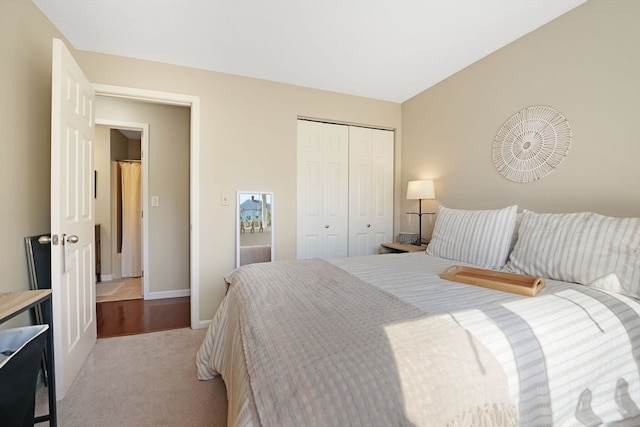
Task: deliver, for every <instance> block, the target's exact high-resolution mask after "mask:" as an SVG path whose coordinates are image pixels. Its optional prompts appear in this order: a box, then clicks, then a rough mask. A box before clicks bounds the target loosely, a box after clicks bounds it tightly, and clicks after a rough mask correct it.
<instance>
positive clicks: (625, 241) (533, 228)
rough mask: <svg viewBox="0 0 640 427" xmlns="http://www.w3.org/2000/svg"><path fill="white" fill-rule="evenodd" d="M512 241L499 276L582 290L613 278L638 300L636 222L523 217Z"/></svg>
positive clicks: (585, 216)
mask: <svg viewBox="0 0 640 427" xmlns="http://www.w3.org/2000/svg"><path fill="white" fill-rule="evenodd" d="M518 235H519V237H518V241H517V243H516V246H515V248H514V249H513V252H512V253H511V256H510V258H509V262H508V263H507V265H506V266H505V270H507V271H511V272H514V273H521V274H530V275H533V276H542V277H546V278H549V279H555V280H563V281H565V282H575V283H581V284H584V285H586V284H589V283H591V282H593V281H595V280H597V279H599V278H601V277H604V276H606V275H608V274H610V273H616V275H617V276H618V279H620V284H621V286H622V289H623V291H624V292H623V293H624V294H626V295H629V296H632V297H634V298H640V218H613V217H607V216H602V215H598V214H595V213H591V212H579V213H567V214H539V213H535V212H531V211H525V212H524V215H523V218H522V224H520V228H519V229H518Z"/></svg>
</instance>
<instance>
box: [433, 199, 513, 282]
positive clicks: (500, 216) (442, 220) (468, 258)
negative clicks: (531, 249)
mask: <svg viewBox="0 0 640 427" xmlns="http://www.w3.org/2000/svg"><path fill="white" fill-rule="evenodd" d="M517 209H518V206H516V205H513V206H509V207H506V208H503V209H495V210H463V209H449V208H445V207H444V206H440V208H439V209H438V216H437V218H436V223H435V226H434V228H433V235H432V237H431V241H430V242H429V246H427V251H426V252H427V254H429V255H434V256H438V257H440V258H446V259H450V260H454V261H462V262H468V263H471V264H476V265H478V266H481V267H484V268H489V269H494V270H496V269H500V268H502V267H503V266H504V264H505V262H506V260H507V257H508V256H509V246H510V244H511V238H512V236H513V231H514V228H515V224H516V212H517Z"/></svg>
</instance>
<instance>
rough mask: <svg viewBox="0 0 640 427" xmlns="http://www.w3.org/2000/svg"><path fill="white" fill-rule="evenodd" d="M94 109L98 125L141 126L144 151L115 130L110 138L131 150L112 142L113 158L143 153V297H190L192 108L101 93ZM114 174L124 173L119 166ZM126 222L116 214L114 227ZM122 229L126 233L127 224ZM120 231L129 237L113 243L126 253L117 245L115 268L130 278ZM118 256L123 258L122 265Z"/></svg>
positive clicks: (115, 202) (141, 154)
mask: <svg viewBox="0 0 640 427" xmlns="http://www.w3.org/2000/svg"><path fill="white" fill-rule="evenodd" d="M95 110H96V124H97V125H108V126H110V127H111V128H112V129H122V128H125V129H128V130H139V129H142V132H141V133H142V135H141V136H142V139H141V145H137V146H136V147H141V148H140V151H139V152H135V150H132V149H130V148H131V141H130V140H129V138H126V137H123V136H122V134H121V132H118V131H115V130H112V131H111V134H110V136H111V140H113V139H114V137H119V139H124V140H125V147H129V149H125V150H123V151H122V152H120V153H115V152H114V151H115V150H114V147H115V146H114V144H113V143H112V144H111V147H110V150H111V151H110V153H109V156H110V158H109V160H111V161H116V160H122V159H125V160H126V159H132V158H133V159H135V158H136V157H141V167H142V171H143V177H142V183H143V190H142V193H143V194H142V214H141V216H142V222H143V229H142V236H143V241H144V244H143V249H142V253H143V271H144V276H143V277H144V279H143V286H144V298H145V299H167V298H176V297H185V296H189V294H190V278H189V268H190V250H189V243H190V230H189V225H190V218H189V216H190V213H191V212H190V206H189V205H190V193H189V191H188V189H189V185H190V177H189V175H190V158H189V151H190V147H189V146H190V140H189V138H190V130H189V127H190V114H191V112H190V109H189V108H186V107H185V106H180V105H164V104H161V103H152V102H146V101H140V100H132V99H123V98H114V97H103V96H100V95H98V96H97V97H96V107H95ZM96 143H97V142H96ZM128 165H129V164H126V165H125V164H120V165H119V166H118V167H119V168H120V169H124V166H128ZM131 166H133V165H131ZM96 167H97V166H96ZM112 175H113V176H114V177H119V176H120V174H119V173H118V172H115V171H114V172H113V173H112ZM98 180H99V179H98ZM99 185H100V184H99ZM118 203H119V200H118V199H114V200H113V201H112V206H116V205H117V204H118ZM122 223H123V221H122V219H121V218H117V217H116V218H114V220H113V221H112V229H113V228H114V226H118V225H119V224H122ZM113 231H116V230H113ZM118 231H120V232H123V231H124V229H122V230H118ZM103 236H104V233H103ZM121 236H122V238H124V235H122V234H121V233H117V234H116V237H117V239H114V240H113V241H112V242H111V244H112V247H113V248H114V249H115V248H117V249H119V248H120V247H122V252H120V251H115V250H113V249H112V253H113V254H114V255H113V259H114V261H116V263H115V264H116V268H119V266H120V265H121V266H122V271H121V272H120V273H121V274H120V276H121V277H126V276H130V275H131V274H130V273H129V272H127V271H126V270H127V268H126V264H124V262H125V261H126V259H125V258H124V256H125V250H126V248H125V247H123V246H122V244H124V240H122V241H120V237H121ZM119 257H122V258H121V259H122V262H123V263H122V264H121V261H120V259H118V258H119ZM114 271H115V270H114Z"/></svg>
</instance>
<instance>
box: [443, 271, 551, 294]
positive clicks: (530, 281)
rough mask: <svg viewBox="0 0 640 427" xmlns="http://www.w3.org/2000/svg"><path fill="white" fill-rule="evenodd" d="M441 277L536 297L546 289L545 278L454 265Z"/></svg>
mask: <svg viewBox="0 0 640 427" xmlns="http://www.w3.org/2000/svg"><path fill="white" fill-rule="evenodd" d="M440 277H441V278H442V279H445V280H452V281H454V282H460V283H467V284H470V285H475V286H482V287H484V288H491V289H497V290H499V291H504V292H511V293H514V294H520V295H526V296H530V297H532V296H535V295H537V294H538V292H540V291H541V290H542V288H544V278H542V277H534V276H527V275H524V274H516V273H505V272H503V271H493V270H484V269H482V268H473V267H463V266H459V265H452V266H451V267H448V268H447V269H445V270H444V271H443V272H442V273H441V274H440Z"/></svg>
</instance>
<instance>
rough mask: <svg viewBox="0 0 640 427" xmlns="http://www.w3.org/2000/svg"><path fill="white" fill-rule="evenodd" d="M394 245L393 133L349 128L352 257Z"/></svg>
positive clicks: (350, 246) (350, 238) (350, 242)
mask: <svg viewBox="0 0 640 427" xmlns="http://www.w3.org/2000/svg"><path fill="white" fill-rule="evenodd" d="M392 241H393V132H392V131H387V130H380V129H369V128H361V127H354V126H351V127H349V256H359V255H372V254H376V253H378V250H379V248H380V245H381V244H382V243H385V242H392Z"/></svg>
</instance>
